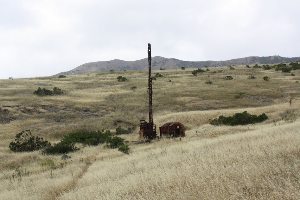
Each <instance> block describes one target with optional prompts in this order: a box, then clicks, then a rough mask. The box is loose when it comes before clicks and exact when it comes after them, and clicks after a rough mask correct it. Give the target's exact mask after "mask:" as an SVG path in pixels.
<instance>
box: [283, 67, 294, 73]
mask: <svg viewBox="0 0 300 200" xmlns="http://www.w3.org/2000/svg"><path fill="white" fill-rule="evenodd" d="M281 71H282V72H284V73H290V72H291V71H292V68H291V67H284V68H282V69H281Z"/></svg>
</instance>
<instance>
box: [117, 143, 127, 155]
mask: <svg viewBox="0 0 300 200" xmlns="http://www.w3.org/2000/svg"><path fill="white" fill-rule="evenodd" d="M118 150H119V151H121V152H123V153H126V154H129V146H128V145H127V144H123V145H121V146H120V147H119V148H118Z"/></svg>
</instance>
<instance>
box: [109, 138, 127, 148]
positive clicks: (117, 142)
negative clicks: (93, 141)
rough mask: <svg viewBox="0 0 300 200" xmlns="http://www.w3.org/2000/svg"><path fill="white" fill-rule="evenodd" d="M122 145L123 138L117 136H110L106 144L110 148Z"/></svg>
mask: <svg viewBox="0 0 300 200" xmlns="http://www.w3.org/2000/svg"><path fill="white" fill-rule="evenodd" d="M122 145H124V139H123V138H120V137H117V136H115V137H112V138H110V140H109V141H108V144H107V146H108V147H109V148H112V149H116V148H119V147H121V146H122Z"/></svg>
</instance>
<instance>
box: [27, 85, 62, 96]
mask: <svg viewBox="0 0 300 200" xmlns="http://www.w3.org/2000/svg"><path fill="white" fill-rule="evenodd" d="M33 94H35V95H37V96H54V95H62V94H64V92H63V90H62V89H60V88H58V87H54V88H53V90H48V89H46V88H40V87H39V88H38V89H37V90H36V91H34V92H33Z"/></svg>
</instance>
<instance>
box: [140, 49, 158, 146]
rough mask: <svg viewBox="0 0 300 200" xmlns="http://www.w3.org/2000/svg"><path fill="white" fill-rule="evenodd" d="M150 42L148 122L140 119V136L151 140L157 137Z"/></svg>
mask: <svg viewBox="0 0 300 200" xmlns="http://www.w3.org/2000/svg"><path fill="white" fill-rule="evenodd" d="M151 59H152V58H151V44H150V43H148V64H149V73H148V96H149V122H147V121H145V120H141V121H140V132H139V134H140V137H141V138H144V139H146V140H152V139H155V138H156V137H157V134H156V125H155V124H154V123H153V108H152V76H151Z"/></svg>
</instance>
